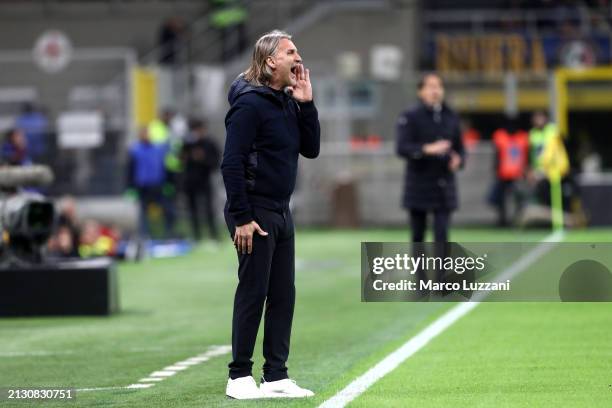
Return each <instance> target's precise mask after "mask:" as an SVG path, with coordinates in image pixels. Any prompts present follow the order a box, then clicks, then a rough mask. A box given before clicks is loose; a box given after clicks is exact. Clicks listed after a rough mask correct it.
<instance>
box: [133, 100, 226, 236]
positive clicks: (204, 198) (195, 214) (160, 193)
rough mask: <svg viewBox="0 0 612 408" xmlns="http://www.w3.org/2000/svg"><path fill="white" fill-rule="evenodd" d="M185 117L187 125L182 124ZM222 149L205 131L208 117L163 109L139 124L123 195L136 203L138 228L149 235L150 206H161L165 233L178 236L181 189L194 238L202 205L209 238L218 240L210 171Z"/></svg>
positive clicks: (153, 209)
mask: <svg viewBox="0 0 612 408" xmlns="http://www.w3.org/2000/svg"><path fill="white" fill-rule="evenodd" d="M185 122H187V125H185ZM219 161H220V151H219V147H218V146H217V144H216V143H215V141H214V140H213V138H212V137H210V136H209V135H208V128H207V123H206V121H204V120H202V119H198V118H191V119H189V120H186V119H185V118H184V117H182V115H179V114H177V113H176V112H174V111H172V110H169V109H166V110H163V111H162V112H161V113H160V115H159V118H157V119H155V120H154V121H152V122H151V123H150V124H149V125H148V126H146V127H142V128H141V129H140V130H139V133H138V140H137V141H135V142H134V143H133V144H132V145H131V146H130V149H129V161H128V165H127V173H128V174H127V185H128V191H127V193H126V194H127V195H128V196H129V197H132V198H133V199H135V200H137V201H138V203H139V234H140V236H141V237H150V236H151V222H150V219H151V216H152V215H153V214H152V212H154V211H155V209H157V210H161V218H162V219H163V224H164V236H165V237H166V238H172V237H176V221H177V217H176V214H177V211H176V205H177V198H178V196H179V194H181V193H182V194H183V196H184V198H185V202H186V203H187V208H188V212H189V218H188V219H189V223H190V227H191V231H192V234H193V238H194V239H195V240H197V241H199V240H200V239H202V226H201V217H200V207H203V210H204V216H205V222H206V225H207V229H208V232H209V236H210V238H211V240H212V241H213V242H214V241H217V239H218V231H217V226H216V222H215V214H214V197H215V190H214V183H212V180H211V179H212V176H213V174H214V172H215V171H217V169H218V167H219Z"/></svg>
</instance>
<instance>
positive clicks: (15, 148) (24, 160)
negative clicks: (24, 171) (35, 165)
mask: <svg viewBox="0 0 612 408" xmlns="http://www.w3.org/2000/svg"><path fill="white" fill-rule="evenodd" d="M2 162H3V163H5V164H8V165H11V166H25V165H29V164H32V160H30V157H29V156H28V144H27V142H26V138H25V135H24V134H23V132H22V131H21V129H17V128H14V129H10V130H8V131H7V132H6V134H5V137H4V142H3V143H2Z"/></svg>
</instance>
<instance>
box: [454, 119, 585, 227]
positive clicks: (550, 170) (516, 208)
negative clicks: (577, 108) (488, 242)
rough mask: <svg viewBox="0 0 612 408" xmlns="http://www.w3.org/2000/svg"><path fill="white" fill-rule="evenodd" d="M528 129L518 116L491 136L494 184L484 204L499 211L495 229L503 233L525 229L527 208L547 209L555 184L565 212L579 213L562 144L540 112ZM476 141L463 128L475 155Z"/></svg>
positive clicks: (468, 128)
mask: <svg viewBox="0 0 612 408" xmlns="http://www.w3.org/2000/svg"><path fill="white" fill-rule="evenodd" d="M531 125H532V127H531V128H530V129H528V130H527V129H523V128H521V126H520V121H519V118H518V117H517V116H507V117H506V119H505V123H503V124H502V125H501V126H500V127H499V128H498V129H496V130H495V131H494V132H493V134H492V135H491V142H492V144H493V147H494V149H495V160H494V174H495V181H494V183H493V185H492V186H491V188H490V191H489V194H488V197H487V201H488V203H489V204H490V205H492V206H493V207H495V209H496V210H497V224H498V226H501V227H504V226H510V225H517V224H524V223H525V222H526V221H527V220H526V219H525V215H526V214H525V212H524V210H525V208H526V206H528V205H533V206H539V207H540V208H549V207H551V200H552V197H551V182H553V183H554V182H556V181H559V182H560V184H561V191H562V207H563V209H564V210H565V211H566V212H569V213H574V214H576V213H577V212H580V196H579V191H578V184H577V182H576V180H575V174H574V173H575V172H572V167H571V166H570V155H569V154H568V149H567V148H566V139H565V138H563V137H562V135H560V134H559V132H558V129H557V126H556V125H555V124H554V123H553V122H551V121H550V118H549V116H548V114H547V113H546V112H544V111H535V112H534V113H533V114H532V118H531ZM479 141H480V133H479V132H478V131H477V130H476V129H474V128H473V127H472V126H471V124H470V123H469V122H465V123H464V129H463V142H464V144H465V146H466V147H467V148H468V150H470V149H473V148H474V147H475V146H476V145H477V144H478V143H479ZM557 179H558V180H557ZM510 208H512V210H511V211H510ZM510 212H511V214H510Z"/></svg>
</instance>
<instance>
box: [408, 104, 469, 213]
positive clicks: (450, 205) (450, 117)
mask: <svg viewBox="0 0 612 408" xmlns="http://www.w3.org/2000/svg"><path fill="white" fill-rule="evenodd" d="M442 139H446V140H449V141H450V142H451V149H452V150H454V151H455V152H456V153H458V154H459V155H460V156H461V158H462V163H464V162H465V151H464V148H463V142H462V141H461V131H460V129H459V117H458V116H457V115H456V114H455V112H453V111H452V110H451V109H450V108H449V107H448V106H447V105H446V104H443V105H442V109H441V111H440V112H434V110H433V109H432V108H431V107H428V106H426V105H425V104H423V103H419V104H417V105H416V106H415V107H414V108H412V109H409V110H407V111H405V112H403V113H402V114H401V115H400V117H399V120H398V124H397V154H398V155H399V156H401V157H403V158H405V159H406V178H405V184H404V196H403V206H404V208H406V209H415V210H454V209H456V208H457V207H458V198H457V188H456V186H455V174H454V173H453V172H451V171H450V170H449V168H448V164H449V161H450V154H445V155H441V156H427V155H425V154H424V153H423V145H424V144H427V143H432V142H435V141H437V140H442ZM462 165H463V164H462Z"/></svg>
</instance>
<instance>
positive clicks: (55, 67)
mask: <svg viewBox="0 0 612 408" xmlns="http://www.w3.org/2000/svg"><path fill="white" fill-rule="evenodd" d="M33 56H34V61H35V62H36V65H38V66H39V67H40V68H41V69H42V70H43V71H45V72H48V73H55V72H59V71H61V70H63V69H64V68H66V66H67V65H68V64H69V63H70V60H71V57H72V44H71V42H70V39H69V38H68V37H67V36H66V34H64V33H63V32H61V31H59V30H48V31H45V32H44V33H43V34H42V35H41V36H40V37H38V39H37V40H36V43H35V44H34V50H33Z"/></svg>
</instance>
